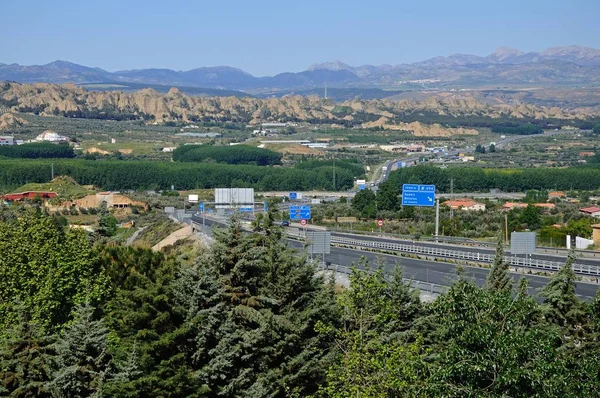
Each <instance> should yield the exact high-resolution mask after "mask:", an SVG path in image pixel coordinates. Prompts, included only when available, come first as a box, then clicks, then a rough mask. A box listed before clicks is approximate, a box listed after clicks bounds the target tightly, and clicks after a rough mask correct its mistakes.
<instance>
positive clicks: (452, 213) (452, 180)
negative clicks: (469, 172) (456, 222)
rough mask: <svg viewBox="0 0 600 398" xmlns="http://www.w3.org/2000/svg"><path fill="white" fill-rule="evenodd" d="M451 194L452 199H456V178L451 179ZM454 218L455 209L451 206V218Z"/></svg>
mask: <svg viewBox="0 0 600 398" xmlns="http://www.w3.org/2000/svg"><path fill="white" fill-rule="evenodd" d="M450 194H451V196H452V200H454V178H451V179H450ZM453 218H454V209H453V208H452V206H450V219H451V220H452V219H453Z"/></svg>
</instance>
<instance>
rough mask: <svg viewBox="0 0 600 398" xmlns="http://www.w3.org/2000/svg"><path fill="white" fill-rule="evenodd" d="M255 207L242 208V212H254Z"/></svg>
mask: <svg viewBox="0 0 600 398" xmlns="http://www.w3.org/2000/svg"><path fill="white" fill-rule="evenodd" d="M253 210H254V207H240V211H242V212H252V211H253Z"/></svg>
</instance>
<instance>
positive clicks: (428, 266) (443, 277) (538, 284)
mask: <svg viewBox="0 0 600 398" xmlns="http://www.w3.org/2000/svg"><path fill="white" fill-rule="evenodd" d="M192 219H193V221H195V222H197V223H202V217H201V216H193V217H192ZM205 223H206V225H207V226H212V225H216V226H223V223H221V222H218V221H213V220H210V219H208V218H206V220H205ZM288 242H289V243H288V244H289V246H290V247H293V248H295V249H297V250H299V251H302V250H303V242H299V241H295V240H288ZM362 257H365V258H366V259H368V260H369V264H370V265H371V266H373V267H374V266H375V263H376V259H377V258H380V259H382V260H384V261H385V263H386V271H388V272H391V271H393V269H394V266H395V264H396V262H399V263H400V264H401V266H402V270H403V274H404V278H408V279H413V280H415V281H420V282H427V283H434V284H437V285H443V286H449V285H451V284H452V281H454V280H456V279H457V275H456V266H455V265H453V264H448V263H444V262H439V261H428V260H418V259H413V258H403V257H400V256H391V255H385V254H380V253H373V252H364V251H360V250H355V249H346V248H340V247H334V246H332V247H331V254H326V255H325V261H326V262H330V263H332V264H337V265H343V266H346V267H350V266H352V265H353V264H355V265H356V264H358V262H359V261H360V259H361V258H362ZM464 269H465V275H466V276H467V277H468V278H470V279H472V280H473V281H474V282H475V283H477V284H478V285H479V286H483V285H485V281H486V278H487V275H488V272H489V271H488V270H487V269H485V268H478V267H464ZM511 275H512V277H513V279H514V280H515V283H516V281H517V280H518V278H519V277H520V274H516V273H511ZM525 277H526V278H527V280H528V281H529V287H530V288H529V293H530V294H532V295H535V294H536V293H537V291H538V290H539V289H540V288H542V287H544V286H545V285H546V284H547V283H548V280H549V278H547V277H543V276H536V275H527V274H525ZM597 291H598V285H595V284H592V283H584V282H577V287H576V293H577V295H578V296H579V297H581V298H582V299H584V300H591V299H592V298H593V297H595V295H596V292H597Z"/></svg>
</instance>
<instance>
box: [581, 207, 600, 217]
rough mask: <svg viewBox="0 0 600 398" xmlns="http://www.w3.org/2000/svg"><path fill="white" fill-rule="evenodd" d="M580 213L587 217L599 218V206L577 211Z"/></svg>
mask: <svg viewBox="0 0 600 398" xmlns="http://www.w3.org/2000/svg"><path fill="white" fill-rule="evenodd" d="M579 212H580V213H583V214H586V215H588V216H592V217H596V218H600V207H599V206H590V207H584V208H582V209H579Z"/></svg>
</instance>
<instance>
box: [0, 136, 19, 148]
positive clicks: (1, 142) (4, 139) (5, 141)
mask: <svg viewBox="0 0 600 398" xmlns="http://www.w3.org/2000/svg"><path fill="white" fill-rule="evenodd" d="M7 145H16V141H15V137H10V136H7V135H4V136H0V146H7Z"/></svg>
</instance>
